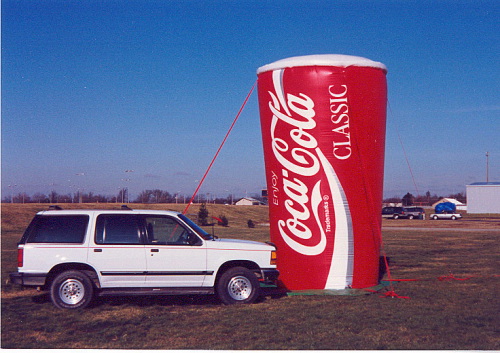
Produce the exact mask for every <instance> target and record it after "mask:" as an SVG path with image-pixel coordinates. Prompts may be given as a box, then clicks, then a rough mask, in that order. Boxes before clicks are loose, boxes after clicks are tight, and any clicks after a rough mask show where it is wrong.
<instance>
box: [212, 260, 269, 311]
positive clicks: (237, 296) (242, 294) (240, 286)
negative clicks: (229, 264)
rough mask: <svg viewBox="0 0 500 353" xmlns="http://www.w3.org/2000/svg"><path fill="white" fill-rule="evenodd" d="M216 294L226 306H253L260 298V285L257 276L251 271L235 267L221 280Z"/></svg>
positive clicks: (225, 273)
mask: <svg viewBox="0 0 500 353" xmlns="http://www.w3.org/2000/svg"><path fill="white" fill-rule="evenodd" d="M216 294H217V297H218V298H219V300H220V301H221V302H223V303H224V304H226V305H232V304H251V303H253V302H255V301H256V300H257V299H258V298H259V296H260V284H259V281H258V279H257V277H256V276H255V274H254V273H253V272H252V271H250V270H249V269H247V268H245V267H233V268H230V269H228V270H227V271H226V272H224V273H223V274H222V276H221V277H220V278H219V280H218V282H217V285H216Z"/></svg>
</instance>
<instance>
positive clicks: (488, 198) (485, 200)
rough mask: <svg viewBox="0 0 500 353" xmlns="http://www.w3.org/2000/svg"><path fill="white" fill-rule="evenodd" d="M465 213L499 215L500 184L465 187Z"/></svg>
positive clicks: (478, 184)
mask: <svg viewBox="0 0 500 353" xmlns="http://www.w3.org/2000/svg"><path fill="white" fill-rule="evenodd" d="M467 213H500V182H488V183H472V184H470V185H467Z"/></svg>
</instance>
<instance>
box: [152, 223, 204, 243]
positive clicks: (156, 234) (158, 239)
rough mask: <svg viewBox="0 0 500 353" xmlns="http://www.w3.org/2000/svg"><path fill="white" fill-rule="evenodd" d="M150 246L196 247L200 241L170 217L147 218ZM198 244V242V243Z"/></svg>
mask: <svg viewBox="0 0 500 353" xmlns="http://www.w3.org/2000/svg"><path fill="white" fill-rule="evenodd" d="M145 224H146V232H147V239H148V244H158V245H196V244H194V243H193V241H196V240H199V239H197V237H196V236H195V235H194V234H192V233H191V232H190V231H189V230H187V229H186V228H184V227H183V226H182V225H181V224H179V222H177V221H176V220H175V219H173V218H170V217H161V216H147V217H145ZM196 243H198V242H196Z"/></svg>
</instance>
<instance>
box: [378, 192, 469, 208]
mask: <svg viewBox="0 0 500 353" xmlns="http://www.w3.org/2000/svg"><path fill="white" fill-rule="evenodd" d="M442 198H448V199H455V200H457V201H460V202H462V203H464V204H466V203H467V197H466V195H465V194H464V193H463V192H459V193H455V194H449V195H447V196H438V195H436V194H434V195H431V192H430V191H427V192H426V193H425V195H417V196H414V195H413V194H411V193H410V192H408V193H406V194H405V195H404V196H403V197H397V196H394V197H390V198H386V199H384V203H401V204H403V206H414V205H418V206H432V205H433V204H435V203H436V202H438V201H439V200H441V199H442Z"/></svg>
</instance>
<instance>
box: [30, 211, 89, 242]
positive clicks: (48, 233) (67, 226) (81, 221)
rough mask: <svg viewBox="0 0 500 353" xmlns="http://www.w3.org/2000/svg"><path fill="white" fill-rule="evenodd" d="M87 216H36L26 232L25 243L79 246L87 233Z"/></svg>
mask: <svg viewBox="0 0 500 353" xmlns="http://www.w3.org/2000/svg"><path fill="white" fill-rule="evenodd" d="M88 223H89V216H87V215H74V216H62V215H61V216H36V217H35V219H34V220H33V222H32V223H31V224H30V226H29V228H28V229H27V231H26V233H27V234H26V235H25V237H23V238H25V239H26V242H27V243H71V244H81V243H83V240H84V238H85V233H86V232H87V225H88Z"/></svg>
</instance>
